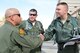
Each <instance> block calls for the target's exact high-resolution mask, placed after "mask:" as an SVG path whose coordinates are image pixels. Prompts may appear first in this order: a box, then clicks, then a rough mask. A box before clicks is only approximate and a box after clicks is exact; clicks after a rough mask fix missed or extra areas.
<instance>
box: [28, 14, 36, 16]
mask: <svg viewBox="0 0 80 53" xmlns="http://www.w3.org/2000/svg"><path fill="white" fill-rule="evenodd" d="M29 15H30V16H36V15H37V14H29Z"/></svg>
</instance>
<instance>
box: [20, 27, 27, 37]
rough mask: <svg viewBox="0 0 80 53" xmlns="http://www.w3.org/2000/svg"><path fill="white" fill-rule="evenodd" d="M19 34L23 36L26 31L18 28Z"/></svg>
mask: <svg viewBox="0 0 80 53" xmlns="http://www.w3.org/2000/svg"><path fill="white" fill-rule="evenodd" d="M19 34H20V36H24V35H25V34H26V33H25V31H24V29H22V28H21V29H19Z"/></svg>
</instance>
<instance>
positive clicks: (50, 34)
mask: <svg viewBox="0 0 80 53" xmlns="http://www.w3.org/2000/svg"><path fill="white" fill-rule="evenodd" d="M54 34H55V27H54V20H53V21H52V23H51V24H50V25H49V27H48V29H46V30H45V33H44V36H45V41H47V40H50V39H51V38H52V37H53V35H54Z"/></svg>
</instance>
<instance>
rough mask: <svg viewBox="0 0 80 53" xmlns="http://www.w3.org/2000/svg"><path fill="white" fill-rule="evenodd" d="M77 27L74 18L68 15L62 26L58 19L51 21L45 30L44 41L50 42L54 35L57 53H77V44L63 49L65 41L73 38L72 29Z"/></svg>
mask: <svg viewBox="0 0 80 53" xmlns="http://www.w3.org/2000/svg"><path fill="white" fill-rule="evenodd" d="M76 27H78V22H77V19H76V18H75V17H72V16H71V15H68V19H67V20H66V22H65V23H64V24H63V23H62V22H61V20H60V17H58V18H56V19H55V20H53V21H52V23H51V24H50V26H49V27H48V29H47V30H45V33H44V36H45V40H50V39H51V38H52V37H53V35H54V34H55V40H56V42H57V44H58V53H79V49H78V46H77V44H76V43H75V44H74V45H69V46H66V47H65V48H63V46H64V44H65V43H66V41H68V40H69V39H71V38H72V37H73V34H74V33H73V31H74V28H76Z"/></svg>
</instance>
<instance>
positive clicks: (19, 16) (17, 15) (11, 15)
mask: <svg viewBox="0 0 80 53" xmlns="http://www.w3.org/2000/svg"><path fill="white" fill-rule="evenodd" d="M15 15H17V16H19V17H20V16H21V15H20V14H13V15H11V16H15Z"/></svg>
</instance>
